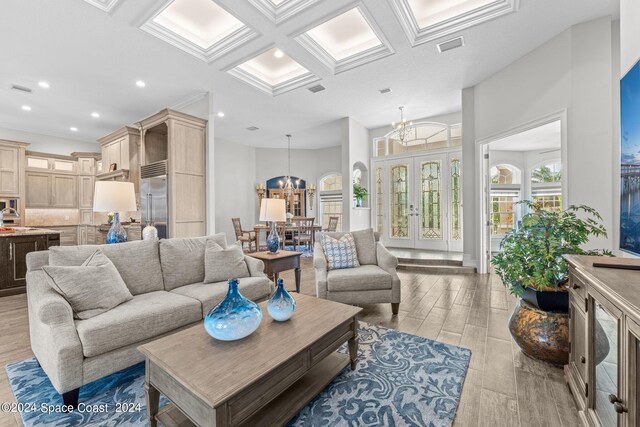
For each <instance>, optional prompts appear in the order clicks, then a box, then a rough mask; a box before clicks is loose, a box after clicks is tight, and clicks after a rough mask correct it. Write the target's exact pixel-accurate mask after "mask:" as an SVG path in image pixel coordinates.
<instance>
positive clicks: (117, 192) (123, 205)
mask: <svg viewBox="0 0 640 427" xmlns="http://www.w3.org/2000/svg"><path fill="white" fill-rule="evenodd" d="M93 210H94V211H95V212H133V211H136V210H138V208H137V206H136V192H135V190H134V188H133V183H132V182H119V181H96V186H95V191H94V193H93Z"/></svg>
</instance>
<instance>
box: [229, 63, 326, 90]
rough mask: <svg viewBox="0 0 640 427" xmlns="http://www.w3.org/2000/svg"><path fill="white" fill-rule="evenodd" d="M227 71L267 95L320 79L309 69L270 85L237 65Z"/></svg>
mask: <svg viewBox="0 0 640 427" xmlns="http://www.w3.org/2000/svg"><path fill="white" fill-rule="evenodd" d="M227 73H229V74H230V75H232V76H233V77H235V78H237V79H238V80H241V81H242V82H244V83H246V84H248V85H250V86H253V87H254V88H256V89H258V90H260V91H262V92H264V93H266V94H267V95H271V96H274V97H275V96H278V95H282V94H283V93H286V92H290V91H292V90H294V89H297V88H299V87H302V86H306V85H308V84H311V83H315V82H317V81H320V77H318V76H316V75H315V74H313V73H312V72H310V71H309V72H308V73H305V74H302V75H300V76H298V77H294V78H292V79H289V80H287V81H284V82H282V83H278V84H277V85H271V84H269V83H267V82H265V81H264V80H262V79H259V78H258V77H256V76H254V75H253V74H251V73H249V72H247V71H245V70H243V69H241V68H238V67H235V68H232V69H230V70H228V71H227Z"/></svg>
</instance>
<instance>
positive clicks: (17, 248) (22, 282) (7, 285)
mask: <svg viewBox="0 0 640 427" xmlns="http://www.w3.org/2000/svg"><path fill="white" fill-rule="evenodd" d="M49 239H51V245H55V242H56V240H57V235H55V234H49V235H48V234H37V235H33V234H29V235H17V236H2V237H0V265H1V266H2V268H1V269H0V296H5V295H12V294H16V293H22V292H24V291H25V287H26V279H25V278H26V274H27V260H26V258H27V254H28V253H30V252H35V251H44V250H46V249H47V248H49V246H50V242H49Z"/></svg>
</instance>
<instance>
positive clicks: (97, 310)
mask: <svg viewBox="0 0 640 427" xmlns="http://www.w3.org/2000/svg"><path fill="white" fill-rule="evenodd" d="M42 269H43V270H44V272H45V274H46V276H47V278H48V281H49V284H50V285H51V286H52V287H53V289H55V290H56V292H58V293H59V294H60V295H62V296H63V297H64V299H66V300H67V302H68V303H69V305H70V306H71V309H72V310H73V316H74V317H75V318H76V319H89V318H91V317H94V316H97V315H99V314H102V313H104V312H105V311H109V310H111V309H112V308H114V307H116V306H118V305H120V304H122V303H123V302H126V301H129V300H130V299H131V298H133V296H132V295H131V292H129V289H127V285H125V284H124V282H123V281H122V278H121V277H120V274H119V273H118V270H117V269H116V267H115V266H114V265H113V263H112V262H111V261H110V260H109V258H107V257H106V256H105V255H104V254H103V253H102V251H100V250H99V249H98V250H96V251H95V252H94V253H93V254H92V255H90V256H89V258H87V259H86V260H85V262H84V263H82V265H81V266H77V267H76V266H64V267H55V266H45V267H42Z"/></svg>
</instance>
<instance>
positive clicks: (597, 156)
mask: <svg viewBox="0 0 640 427" xmlns="http://www.w3.org/2000/svg"><path fill="white" fill-rule="evenodd" d="M615 28H616V27H615V25H612V22H611V19H610V18H609V17H604V18H599V19H596V20H593V21H590V22H586V23H583V24H579V25H576V26H574V27H572V28H570V29H568V30H566V31H564V32H563V33H561V34H559V35H558V36H556V37H554V38H553V39H552V40H550V41H549V42H547V43H545V44H544V45H542V46H540V47H539V48H537V49H535V50H534V51H532V52H530V53H529V54H527V55H525V56H524V57H522V58H521V59H519V60H518V61H516V62H514V63H512V64H510V65H509V66H508V67H506V68H505V69H503V70H501V71H499V72H498V73H496V74H494V75H492V76H491V77H489V78H488V79H486V80H485V81H483V82H481V83H479V84H477V85H476V86H475V87H473V88H469V89H465V90H464V91H463V145H464V148H463V153H464V154H463V156H464V159H465V162H464V171H463V172H464V173H465V176H467V177H469V176H472V177H474V178H476V177H477V175H476V172H475V165H476V163H477V162H478V161H479V160H478V157H479V153H480V151H479V150H478V149H477V146H476V144H477V143H478V142H480V141H487V140H490V139H491V138H492V137H494V136H496V135H499V134H501V133H503V132H506V131H508V130H510V129H516V128H519V127H521V126H523V125H526V124H527V123H530V122H534V121H536V120H539V119H541V118H543V117H545V116H549V115H551V114H554V113H557V112H560V111H562V110H565V109H566V111H567V124H566V128H567V138H568V140H567V147H566V150H567V157H568V159H567V162H566V163H567V164H566V165H564V166H565V169H566V171H567V175H568V176H567V198H568V202H569V204H587V205H589V206H591V207H593V208H595V209H596V210H598V211H599V212H600V213H601V214H602V216H603V218H604V224H605V227H606V228H607V230H609V231H610V232H611V231H612V230H613V225H614V219H613V208H612V207H613V196H612V188H613V182H612V180H613V174H612V171H611V167H610V165H611V164H612V161H613V159H612V149H611V147H612V143H613V142H612V138H613V135H614V126H615V125H614V120H613V113H612V108H611V107H612V105H613V103H614V102H615V99H614V98H615V96H616V94H615V91H614V90H613V85H612V76H613V75H614V73H615V69H614V67H613V66H612V57H613V53H612V52H613V51H614V50H616V49H618V46H617V45H616V44H615V43H616V38H615V37H612V31H613V30H615ZM465 108H468V109H469V111H465ZM470 160H471V161H470ZM472 163H473V167H472V166H471V164H472ZM470 174H471V175H470ZM464 188H465V189H464V211H465V223H464V226H465V229H464V242H465V245H464V250H465V258H466V259H470V260H477V259H478V253H479V247H480V246H479V241H475V240H476V236H479V235H480V230H479V215H480V211H479V206H480V203H479V197H480V194H481V192H482V188H481V186H480V184H479V183H478V182H477V179H466V180H465V181H464ZM467 218H471V220H470V221H467ZM472 243H473V247H471V246H470V245H471V244H472ZM592 244H593V246H596V247H603V248H608V249H612V248H613V247H614V246H613V242H612V239H609V240H604V239H596V240H594V241H593V242H592Z"/></svg>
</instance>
